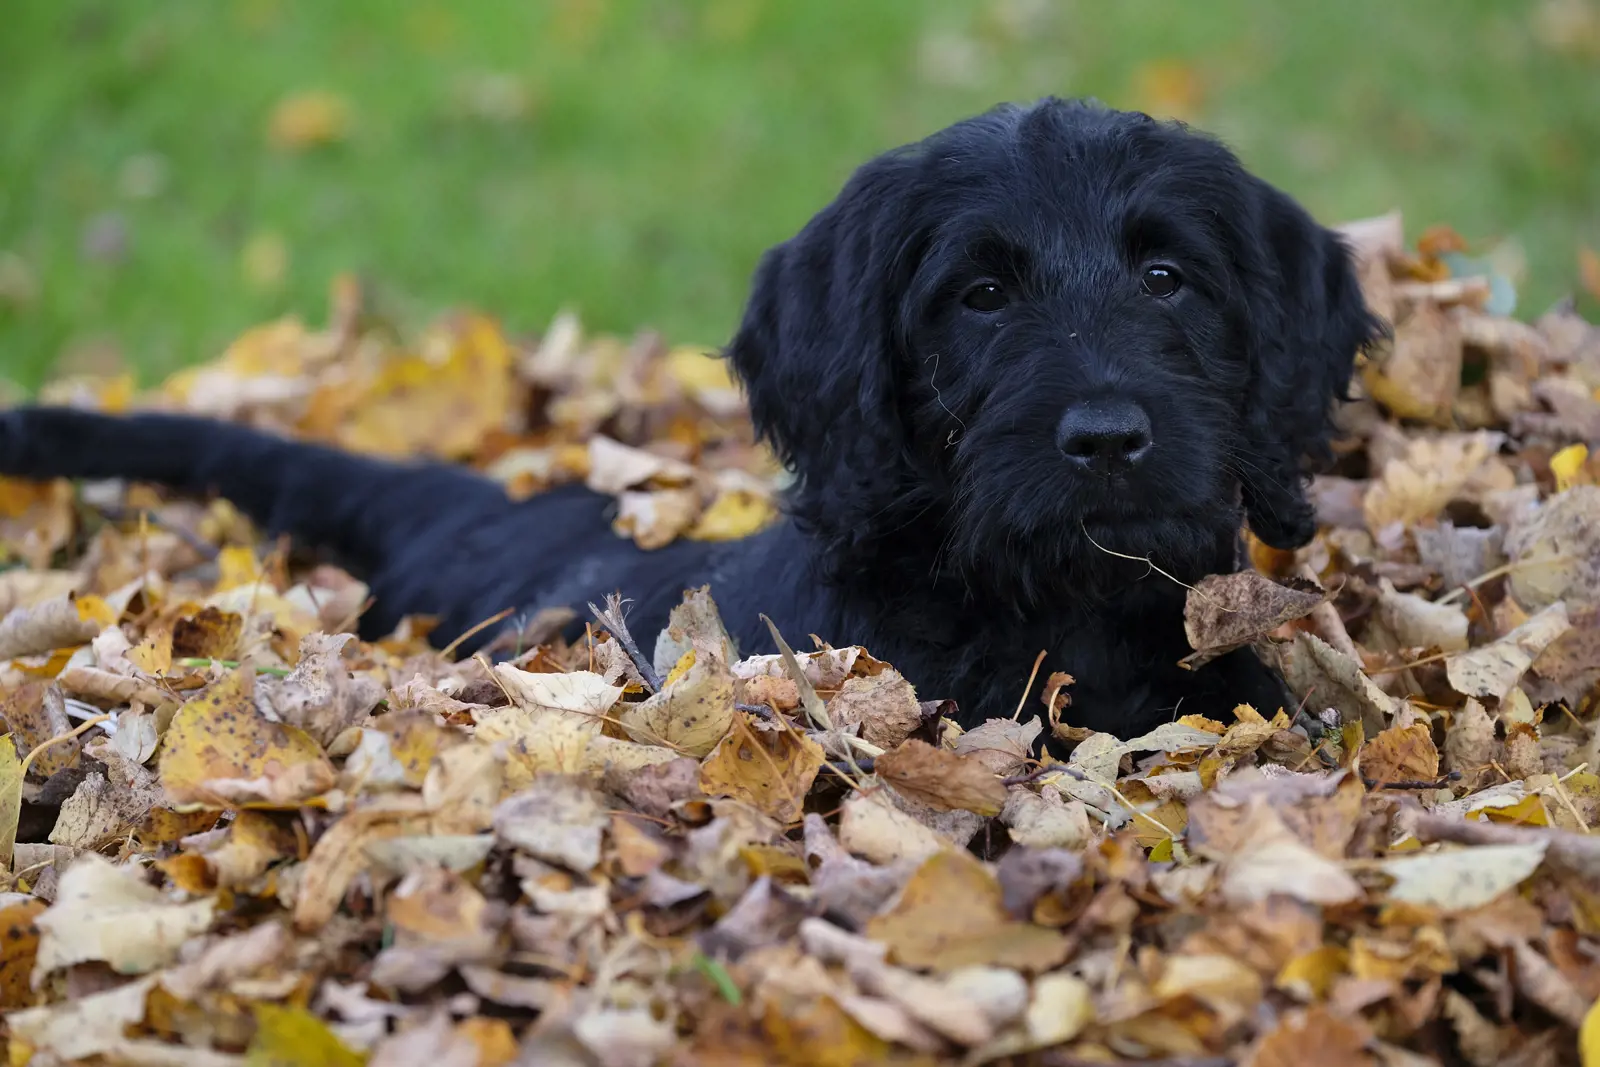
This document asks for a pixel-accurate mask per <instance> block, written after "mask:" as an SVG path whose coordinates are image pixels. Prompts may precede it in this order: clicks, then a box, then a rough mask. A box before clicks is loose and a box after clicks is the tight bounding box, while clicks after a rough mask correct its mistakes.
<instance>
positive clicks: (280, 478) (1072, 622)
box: [0, 100, 1380, 736]
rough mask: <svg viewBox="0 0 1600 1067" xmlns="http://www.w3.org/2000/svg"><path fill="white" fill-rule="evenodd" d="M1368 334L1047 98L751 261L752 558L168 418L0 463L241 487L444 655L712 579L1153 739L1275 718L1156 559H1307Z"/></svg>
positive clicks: (1182, 563)
mask: <svg viewBox="0 0 1600 1067" xmlns="http://www.w3.org/2000/svg"><path fill="white" fill-rule="evenodd" d="M1379 328H1380V327H1379V324H1378V323H1377V322H1376V321H1375V320H1374V318H1373V317H1372V316H1371V315H1370V314H1369V313H1368V310H1367V308H1366V307H1365V305H1364V304H1363V302H1362V299H1361V294H1360V291H1359V289H1358V287H1357V283H1356V278H1355V275H1354V272H1353V269H1352V266H1351V264H1350V262H1349V257H1348V256H1347V253H1346V251H1345V249H1344V248H1343V247H1342V246H1341V244H1340V242H1339V241H1338V239H1337V238H1336V237H1335V236H1334V235H1333V234H1332V233H1330V232H1329V231H1328V230H1325V229H1323V228H1322V227H1320V226H1318V225H1317V224H1316V223H1315V222H1313V221H1312V219H1311V218H1310V217H1309V216H1308V215H1307V214H1306V213H1305V212H1304V211H1303V210H1302V209H1301V208H1300V207H1298V206H1297V205H1296V204H1295V203H1294V202H1293V201H1291V200H1290V199H1289V198H1288V197H1287V196H1285V195H1283V194H1282V193H1280V192H1278V191H1276V190H1275V189H1273V188H1271V187H1270V186H1268V185H1266V184H1265V183H1264V182H1262V181H1260V180H1258V179H1256V178H1254V177H1252V176H1251V175H1250V174H1248V173H1246V172H1245V170H1244V169H1243V168H1242V167H1241V165H1240V164H1239V162H1238V161H1237V160H1236V159H1235V158H1234V157H1233V155H1231V154H1230V153H1229V152H1228V151H1227V150H1226V149H1224V148H1223V147H1221V146H1220V145H1218V144H1216V143H1214V142H1213V141H1210V140H1207V139H1205V138H1203V137H1200V136H1197V135H1195V134H1193V133H1190V132H1188V131H1187V130H1185V129H1184V128H1182V127H1180V126H1176V125H1171V124H1165V123H1159V122H1156V121H1154V120H1152V119H1150V118H1149V117H1147V116H1144V115H1139V114H1129V113H1125V112H1118V111H1112V110H1108V109H1105V108H1103V107H1100V106H1098V105H1095V104H1085V103H1077V102H1066V101H1060V100H1047V101H1044V102H1042V103H1039V104H1036V105H1033V106H1028V107H1002V108H998V109H996V110H994V111H991V112H989V113H987V114H985V115H982V116H979V117H977V118H974V119H971V120H968V121H965V122H961V123H958V124H956V125H955V126H952V127H950V128H949V129H946V130H943V131H941V132H940V133H937V134H935V135H933V136H932V137H930V138H928V139H927V140H925V141H923V142H921V143H919V144H916V145H911V146H908V147H906V148H903V149H900V150H897V151H893V152H890V153H888V154H886V155H884V156H882V157H881V158H879V159H876V160H874V161H872V162H871V163H868V164H867V165H866V166H864V167H862V168H861V169H860V170H859V171H858V172H857V173H856V174H855V175H854V176H853V177H852V178H851V179H850V181H849V182H848V183H847V184H846V186H845V188H844V190H843V192H841V193H840V194H839V197H838V199H837V200H835V201H834V202H833V203H832V204H830V205H829V206H828V207H826V208H825V209H823V211H822V212H821V213H820V214H818V215H817V216H816V217H815V218H814V219H812V220H811V222H810V223H809V224H808V225H807V226H806V227H805V229H804V230H802V231H801V232H800V234H799V235H798V236H796V237H795V238H793V239H792V240H790V241H788V242H786V243H784V244H782V245H779V246H778V247H776V248H774V249H773V250H771V251H770V252H769V253H767V255H766V257H765V258H764V259H763V260H762V262H761V264H760V267H759V268H758V270H757V272H756V276H755V281H754V290H753V293H752V295H751V299H750V303H749V306H748V308H747V310H746V311H745V315H744V320H743V323H742V324H741V326H740V328H739V331H738V334H737V336H736V337H735V338H734V340H733V343H732V345H731V346H730V348H729V350H728V358H729V359H730V360H731V361H732V365H733V368H734V370H735V371H736V372H737V374H738V376H739V377H740V378H741V379H742V380H743V382H744V385H745V387H746V390H747V392H748V394H749V398H750V405H751V410H752V413H753V415H754V419H755V424H756V426H757V428H758V430H759V431H760V432H761V434H762V435H764V437H765V438H766V439H767V440H768V441H770V442H771V444H772V445H773V446H774V447H775V448H776V450H777V451H778V453H779V454H780V456H781V457H782V458H783V459H784V461H785V462H787V463H788V464H789V465H790V466H791V467H792V468H793V469H794V471H795V473H796V475H797V478H796V480H795V483H794V485H793V487H792V488H791V489H790V490H789V491H788V493H787V496H786V499H785V502H784V509H785V512H786V518H785V520H784V521H783V522H782V523H781V524H780V525H778V526H776V527H775V528H772V529H770V530H768V531H766V532H764V533H762V534H759V535H757V536H755V537H752V538H749V539H747V540H744V541H740V542H736V543H733V544H725V545H707V544H700V543H692V542H678V543H675V544H673V545H671V546H669V547H667V548H665V549H662V550H660V551H656V552H644V551H641V550H639V549H638V548H636V547H635V546H634V545H633V544H632V543H631V542H627V541H624V540H621V539H618V538H615V537H613V536H612V535H611V534H610V532H609V530H608V517H607V508H608V506H609V501H608V500H607V499H605V498H602V497H600V496H597V495H594V494H592V493H590V492H588V491H586V490H584V489H582V488H577V487H569V488H563V489H558V490H555V491H553V492H550V493H547V494H544V495H541V496H538V497H535V498H533V499H531V500H528V501H526V502H523V503H511V502H509V501H508V500H507V499H506V497H505V496H504V495H503V494H502V492H501V490H500V489H499V488H498V487H497V486H496V485H494V484H492V483H490V482H488V481H486V480H484V479H482V478H479V477H478V476H476V475H474V474H472V473H469V472H467V471H464V470H460V469H456V468H451V467H446V466H437V465H434V466H420V467H419V466H403V465H393V464H388V463H382V462H377V461H374V460H371V459H365V458H358V457H356V456H353V455H348V454H344V453H340V452H336V451H331V450H328V449H323V448H318V447H313V446H309V445H304V444H298V443H291V442H288V441H283V440H279V439H276V438H273V437H269V436H266V435H263V434H260V433H256V432H253V431H250V430H247V429H244V428H241V427H237V426H231V425H225V424H221V423H216V422H211V421H207V420H200V419H193V418H187V417H178V416H165V415H153V414H146V415H136V416H132V417H128V418H112V417H106V416H100V415H95V414H89V413H81V412H72V411H67V410H60V409H22V410H16V411H12V412H10V413H9V414H6V415H4V416H3V417H0V471H4V472H5V473H9V474H13V475H22V476H25V477H32V478H43V477H50V476H65V477H88V478H106V477H122V478H130V479H140V480H145V481H150V482H158V483H164V484H166V485H170V486H174V487H177V488H182V489H189V490H195V491H206V490H212V491H216V492H219V493H221V494H222V495H224V496H226V497H228V498H229V499H230V500H232V501H233V502H234V503H235V504H236V505H238V506H240V507H241V508H242V509H243V510H245V511H246V512H247V513H248V514H250V515H251V516H253V517H254V518H255V519H257V520H258V521H259V522H261V523H262V524H264V525H265V526H266V527H267V528H268V529H269V530H271V531H274V532H287V533H289V534H291V535H293V536H294V537H295V538H297V539H299V540H300V541H301V542H302V543H305V544H308V545H313V546H318V547H321V548H324V549H329V550H332V551H333V552H334V553H335V554H336V556H337V557H338V558H341V559H342V560H343V561H344V562H345V563H346V564H347V565H348V566H350V567H351V568H352V569H353V570H354V571H355V572H357V573H359V574H360V575H361V576H362V577H364V578H365V579H366V580H367V581H368V582H369V583H370V585H371V588H372V590H373V594H374V597H375V599H376V607H375V609H374V610H373V611H372V612H371V613H370V614H368V615H367V616H366V617H365V618H364V619H363V620H362V624H361V629H362V633H363V635H364V636H369V637H372V636H378V635H382V634H384V633H387V632H388V631H389V630H391V629H392V628H393V626H394V625H395V624H396V623H397V621H398V620H399V619H400V618H401V616H402V615H404V614H407V613H427V614H434V615H439V616H441V617H442V619H443V622H442V625H441V626H440V627H439V629H438V630H437V631H436V637H437V639H438V640H440V641H449V640H451V639H452V638H454V637H456V636H457V635H458V634H460V633H462V632H463V631H465V630H467V629H468V628H470V627H472V626H473V625H474V624H476V623H478V622H479V621H481V620H483V619H486V618H488V617H490V616H492V615H494V614H496V613H497V612H500V611H502V610H503V609H506V608H517V609H522V610H525V611H531V610H535V609H538V608H542V607H549V606H572V607H574V608H575V609H577V610H578V611H579V613H580V614H582V613H583V607H584V605H585V603H586V602H589V601H598V600H599V599H600V598H601V597H602V596H603V595H604V594H605V593H606V592H607V591H610V590H617V589H620V590H621V591H622V592H623V593H624V594H625V595H626V596H627V597H629V598H631V599H632V600H633V602H634V606H633V608H632V609H631V610H632V615H631V617H630V618H631V623H630V626H631V628H632V629H633V630H634V632H635V633H637V634H639V635H640V636H641V638H642V639H644V640H645V641H646V643H647V647H648V641H649V639H650V637H651V636H652V635H653V634H654V633H655V632H656V631H657V630H658V629H659V628H660V627H661V626H662V625H663V624H664V622H665V618H666V613H667V611H668V610H669V608H670V607H671V606H672V605H673V604H674V603H676V602H677V601H678V599H679V598H680V596H681V594H682V591H683V590H684V588H686V587H689V586H695V585H699V584H701V583H710V585H711V589H712V595H713V596H714V597H716V599H717V601H718V603H719V605H720V607H721V609H722V614H723V616H724V618H725V620H726V621H727V623H728V625H729V627H730V629H731V630H732V631H733V633H734V636H735V638H736V639H737V640H738V641H739V642H740V645H741V648H742V650H743V651H744V652H745V653H750V652H755V651H760V650H763V649H765V648H766V647H767V646H768V645H769V643H770V638H769V636H768V634H767V631H766V628H765V626H764V624H762V623H761V622H760V621H759V618H758V615H759V613H761V612H765V613H767V614H768V615H770V616H771V617H772V618H773V619H774V621H775V622H776V623H777V624H778V626H779V628H780V630H781V631H782V632H783V633H784V634H785V635H786V636H787V637H788V638H789V639H790V640H791V641H793V642H796V643H798V642H802V641H803V640H804V639H805V637H806V635H807V634H809V633H815V634H818V635H820V636H822V637H823V638H825V639H827V640H829V641H831V642H833V643H835V644H845V643H859V644H863V645H865V646H866V647H867V648H868V649H870V650H871V651H872V653H873V654H874V655H876V656H878V657H880V658H883V659H886V660H888V661H889V662H892V663H893V664H895V665H896V666H897V667H898V668H899V669H900V670H901V671H902V672H904V673H905V674H906V676H907V677H909V678H910V679H911V680H912V682H913V683H914V684H916V685H917V687H918V688H919V690H920V691H921V692H922V693H923V694H924V695H925V696H927V697H953V698H954V699H955V700H956V701H957V702H958V704H959V707H960V711H961V718H962V719H963V720H964V721H967V722H969V723H970V722H974V721H979V720H981V719H983V718H985V717H988V716H992V715H997V714H1000V715H1003V714H1009V713H1010V712H1011V710H1012V708H1013V707H1014V706H1015V705H1016V703H1017V701H1018V699H1019V698H1020V697H1021V695H1022V689H1023V686H1024V683H1025V681H1026V680H1027V678H1028V675H1029V670H1030V668H1031V666H1032V665H1033V661H1034V658H1035V656H1036V655H1037V654H1038V653H1039V652H1040V651H1041V650H1048V653H1049V655H1048V658H1047V660H1046V661H1045V664H1044V670H1046V671H1053V670H1064V671H1067V672H1069V673H1071V674H1072V675H1073V676H1074V677H1075V678H1076V679H1077V684H1076V686H1075V687H1074V689H1073V693H1072V710H1071V719H1072V721H1074V722H1075V723H1077V724H1081V725H1085V726H1089V727H1093V728H1095V729H1098V730H1109V731H1113V732H1116V733H1119V734H1122V735H1123V736H1130V735H1132V734H1134V733H1137V732H1142V731H1144V730H1147V729H1148V728H1150V727H1152V726H1153V725H1155V724H1157V723H1159V722H1161V721H1165V720H1167V719H1169V718H1171V717H1172V716H1173V715H1174V713H1177V714H1184V713H1189V712H1208V713H1211V714H1220V713H1223V712H1225V711H1226V710H1227V709H1228V708H1231V707H1232V706H1233V704H1234V703H1236V702H1240V701H1250V702H1254V703H1256V704H1257V706H1258V707H1260V708H1262V710H1268V709H1275V708H1276V707H1277V706H1278V705H1279V703H1280V700H1281V696H1282V686H1281V683H1279V682H1278V681H1277V679H1276V678H1275V677H1274V676H1273V675H1272V674H1271V673H1270V672H1269V671H1267V670H1266V669H1265V668H1264V667H1263V666H1262V665H1261V664H1260V662H1259V661H1258V660H1256V659H1255V658H1254V656H1253V655H1252V654H1251V653H1250V652H1249V651H1248V650H1246V651H1242V652H1238V653H1234V654H1233V655H1230V656H1226V657H1223V658H1222V659H1220V660H1218V661H1216V662H1214V663H1212V664H1211V665H1209V666H1206V667H1204V668H1202V669H1200V670H1199V671H1195V672H1189V671H1185V670H1183V669H1181V668H1179V667H1178V665H1177V661H1178V660H1179V659H1180V658H1181V657H1182V656H1183V655H1184V654H1185V653H1186V652H1187V651H1188V649H1187V646H1186V643H1185V640H1184V635H1183V626H1182V608H1183V600H1184V590H1183V588H1181V587H1180V586H1179V585H1178V584H1176V583H1175V582H1173V581H1172V580H1171V579H1170V578H1167V577H1163V576H1162V575H1161V574H1159V573H1157V572H1156V571H1154V570H1152V569H1151V567H1150V566H1149V565H1147V564H1146V563H1145V562H1141V561H1140V560H1141V558H1148V559H1149V560H1150V561H1152V562H1153V563H1154V564H1155V565H1156V566H1157V567H1159V568H1161V570H1163V571H1166V572H1167V573H1169V574H1171V575H1172V576H1174V577H1176V578H1178V579H1181V580H1182V581H1184V582H1190V583H1192V582H1194V581H1196V580H1197V579H1199V578H1201V577H1202V576H1204V575H1206V574H1209V573H1218V572H1226V571H1231V570H1234V569H1236V567H1237V565H1238V533H1239V530H1240V527H1241V523H1242V521H1243V520H1245V519H1248V521H1249V524H1250V526H1251V528H1252V529H1253V530H1254V531H1255V532H1256V534H1257V535H1258V536H1260V537H1261V538H1262V539H1263V540H1264V541H1266V542H1267V543H1269V544H1272V545H1277V546H1282V547H1292V546H1298V545H1300V544H1303V543H1305V542H1306V541H1307V540H1308V539H1309V538H1310V537H1311V536H1312V534H1313V532H1314V523H1313V519H1312V509H1311V507H1310V505H1309V504H1308V502H1307V499H1306V496H1305V483H1304V477H1305V474H1304V472H1305V470H1306V469H1307V467H1308V464H1311V463H1314V462H1316V461H1318V460H1319V459H1321V458H1323V457H1324V455H1325V453H1326V450H1327V443H1328V438H1329V435H1330V432H1331V427H1330V409H1331V407H1332V405H1333V403H1334V401H1335V400H1336V399H1337V398H1339V397H1340V396H1342V395H1343V390H1344V389H1345V387H1346V385H1347V383H1348V380H1349V376H1350V373H1351V368H1352V363H1353V360H1354V357H1355V355H1356V352H1357V351H1358V350H1359V349H1360V348H1361V347H1362V346H1363V345H1365V344H1366V343H1367V342H1368V341H1370V340H1372V339H1373V338H1374V337H1375V336H1376V335H1377V333H1378V331H1379ZM1128 557H1134V558H1133V559H1130V558H1128ZM489 636H490V635H488V634H484V635H481V636H480V637H479V638H477V640H476V642H467V643H466V645H465V647H466V648H467V649H469V650H470V649H471V648H472V647H474V646H475V643H481V641H483V640H487V639H488V637H489Z"/></svg>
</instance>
